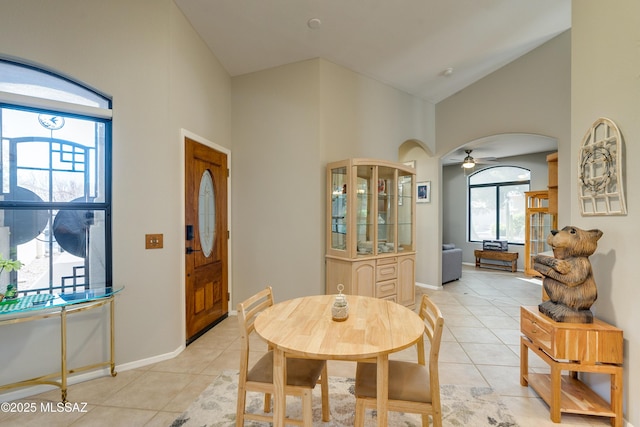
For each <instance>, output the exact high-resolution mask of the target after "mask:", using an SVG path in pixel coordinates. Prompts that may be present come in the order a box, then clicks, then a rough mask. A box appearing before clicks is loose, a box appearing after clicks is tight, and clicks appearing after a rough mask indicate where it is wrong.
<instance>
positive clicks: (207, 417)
mask: <svg viewBox="0 0 640 427" xmlns="http://www.w3.org/2000/svg"><path fill="white" fill-rule="evenodd" d="M353 389H354V380H353V378H342V377H329V404H330V408H331V420H330V421H329V422H326V423H325V422H322V421H321V419H322V414H321V411H322V404H321V402H320V387H319V386H318V387H316V389H315V390H314V394H313V400H314V402H313V419H314V424H313V425H314V426H326V427H329V426H331V427H341V426H352V425H353V422H354V410H355V403H356V399H355V396H354V394H353ZM237 394H238V373H237V372H234V371H225V372H223V373H222V374H220V375H219V376H218V377H217V378H216V379H215V380H214V381H213V383H211V385H209V387H207V389H206V390H205V391H203V392H202V394H201V395H200V396H199V397H198V399H196V401H195V402H193V403H192V404H191V406H189V408H188V409H187V410H186V411H185V412H184V413H183V414H182V415H180V416H179V417H178V418H177V419H176V420H175V421H174V422H173V424H171V427H183V426H184V427H196V426H197V427H223V426H224V427H227V426H234V425H235V419H236V402H237V400H236V399H237ZM440 396H441V401H442V419H443V425H444V426H461V427H462V426H473V427H480V426H492V427H516V426H517V425H518V424H517V423H516V421H515V418H514V417H513V415H511V413H510V412H509V410H508V409H507V407H506V406H505V405H504V404H503V403H502V402H501V401H500V398H499V396H498V395H497V394H496V393H495V392H494V391H493V389H491V388H489V387H467V386H459V385H442V386H441V389H440ZM262 406H263V395H262V394H259V393H248V394H247V409H248V411H249V412H256V413H260V412H261V411H262ZM366 414H367V415H366V420H365V426H374V425H376V414H375V411H367V413H366ZM287 415H288V416H291V417H294V418H298V417H299V416H300V401H299V399H296V398H294V397H289V398H288V399H287ZM388 421H389V426H393V427H395V426H404V427H412V426H416V427H417V426H421V425H422V422H421V420H420V416H419V415H416V414H402V413H397V412H389V415H388ZM269 425H270V424H265V423H258V422H246V423H245V426H253V427H258V426H260V427H261V426H269Z"/></svg>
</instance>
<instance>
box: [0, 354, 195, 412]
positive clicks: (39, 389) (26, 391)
mask: <svg viewBox="0 0 640 427" xmlns="http://www.w3.org/2000/svg"><path fill="white" fill-rule="evenodd" d="M184 349H185V345H184V344H183V345H181V346H180V347H178V348H177V349H175V350H174V351H172V352H170V353H165V354H160V355H158V356H153V357H149V358H147V359H140V360H136V361H134V362H129V363H123V364H122V365H116V368H115V370H116V372H124V371H129V370H131V369H136V368H141V367H143V366H147V365H151V364H153V363H158V362H162V361H165V360H169V359H173V358H174V357H176V356H177V355H178V354H180V353H181V352H182V351H183V350H184ZM110 375H111V372H110V369H109V368H101V369H96V370H95V371H89V372H84V373H81V374H75V375H71V376H69V377H67V388H68V387H70V386H72V385H73V384H78V383H82V382H85V381H90V380H95V379H98V378H102V377H106V376H110ZM56 389H59V387H56V386H53V385H46V384H42V385H35V386H27V387H22V388H19V389H18V388H17V389H16V390H13V391H9V392H7V393H3V394H0V402H10V401H12V400H18V399H24V398H27V397H30V396H35V395H36V394H40V393H45V392H47V391H51V390H56ZM61 397H62V396H61Z"/></svg>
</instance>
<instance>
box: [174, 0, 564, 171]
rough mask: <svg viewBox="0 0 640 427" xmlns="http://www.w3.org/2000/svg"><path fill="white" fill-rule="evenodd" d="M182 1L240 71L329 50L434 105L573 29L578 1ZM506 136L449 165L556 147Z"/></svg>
mask: <svg viewBox="0 0 640 427" xmlns="http://www.w3.org/2000/svg"><path fill="white" fill-rule="evenodd" d="M174 1H175V3H176V4H177V5H178V7H179V8H180V9H181V10H182V12H183V13H184V14H185V16H186V17H187V19H188V20H189V21H190V22H191V24H192V25H193V27H194V28H195V30H196V31H197V32H198V33H199V34H200V36H201V37H202V38H203V40H204V41H205V42H206V43H207V45H208V46H209V48H210V49H211V51H212V52H213V54H214V55H215V56H216V57H217V58H218V60H219V61H220V62H221V64H222V66H223V67H224V68H225V69H226V70H227V71H228V72H229V74H230V75H231V76H238V75H242V74H247V73H251V72H255V71H260V70H264V69H268V68H272V67H276V66H280V65H284V64H288V63H292V62H297V61H302V60H306V59H311V58H318V57H321V58H324V59H326V60H328V61H331V62H333V63H336V64H338V65H341V66H344V67H346V68H348V69H350V70H352V71H355V72H357V73H360V74H362V75H365V76H368V77H371V78H373V79H376V80H378V81H380V82H382V83H385V84H388V85H390V86H392V87H394V88H396V89H398V90H402V91H404V92H407V93H409V94H412V95H414V96H416V97H419V98H421V99H424V100H427V101H429V102H432V103H437V102H439V101H441V100H443V99H445V98H447V97H449V96H451V95H453V94H454V93H456V92H458V91H460V90H461V89H463V88H465V87H466V86H468V85H470V84H472V83H474V82H476V81H478V80H479V79H481V78H482V77H485V76H486V75H488V74H490V73H492V72H493V71H495V70H497V69H499V68H500V67H502V66H504V65H506V64H508V63H509V62H511V61H513V60H515V59H517V58H518V57H520V56H522V55H524V54H526V53H527V52H529V51H531V50H533V49H535V48H536V47H538V46H540V45H541V44H543V43H545V42H546V41H548V40H550V39H552V38H553V37H555V36H557V35H558V34H560V33H562V32H564V31H566V30H567V29H569V28H570V27H571V0H174ZM511 136H513V135H511ZM533 137H534V138H535V137H536V136H533ZM503 140H504V137H499V136H498V137H495V138H493V139H491V141H485V140H483V141H473V142H470V143H469V144H466V145H465V147H461V148H460V149H459V150H458V151H456V152H453V153H450V155H448V156H445V158H443V163H444V164H448V163H452V162H455V161H457V160H458V158H462V157H464V148H473V149H474V155H476V156H479V157H485V156H486V157H505V156H509V155H519V154H526V153H528V152H540V151H549V150H554V149H555V148H554V143H555V140H552V139H546V140H545V141H541V140H539V139H538V140H535V141H534V140H532V139H529V138H528V137H527V135H520V136H517V137H515V138H509V142H508V144H507V145H509V148H508V150H509V151H505V149H504V147H503V144H502V143H501V142H502V141H503ZM534 142H535V143H534Z"/></svg>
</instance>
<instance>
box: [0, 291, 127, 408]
mask: <svg viewBox="0 0 640 427" xmlns="http://www.w3.org/2000/svg"><path fill="white" fill-rule="evenodd" d="M123 289H124V287H122V288H119V289H113V288H107V289H100V290H87V291H83V292H76V293H72V294H38V295H27V296H23V297H20V298H19V299H18V300H17V301H15V302H7V301H2V302H0V326H4V325H11V324H16V323H23V322H30V321H34V320H41V319H48V318H53V317H59V318H60V340H61V342H60V371H59V372H54V373H51V374H48V375H43V376H40V377H37V378H31V379H28V380H24V381H19V382H15V383H11V384H4V385H0V392H1V391H3V390H7V389H10V388H17V387H26V386H30V385H37V384H47V385H54V386H57V387H60V391H61V397H62V402H66V401H67V378H68V376H69V374H71V373H78V372H82V371H88V370H93V369H98V368H102V367H107V366H108V367H109V368H110V371H111V376H114V377H115V376H116V374H117V373H116V371H115V350H114V305H113V303H114V298H115V296H116V295H117V294H118V293H120V292H121V291H122V290H123ZM106 304H109V339H110V342H109V360H108V361H104V362H99V363H95V364H91V365H86V366H82V367H79V368H73V369H69V367H68V366H67V316H68V315H71V314H75V313H80V312H83V311H87V310H91V309H94V308H98V307H102V306H104V305H106Z"/></svg>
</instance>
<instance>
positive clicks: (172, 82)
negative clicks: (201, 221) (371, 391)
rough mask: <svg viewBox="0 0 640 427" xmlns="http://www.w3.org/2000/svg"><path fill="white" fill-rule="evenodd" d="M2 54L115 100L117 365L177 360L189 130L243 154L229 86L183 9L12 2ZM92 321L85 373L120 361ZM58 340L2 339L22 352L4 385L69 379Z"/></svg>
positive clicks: (45, 326) (2, 17)
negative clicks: (54, 375) (108, 360)
mask: <svg viewBox="0 0 640 427" xmlns="http://www.w3.org/2000/svg"><path fill="white" fill-rule="evenodd" d="M0 54H1V55H10V56H13V57H17V58H22V59H25V60H28V61H32V62H34V63H37V64H42V65H44V66H46V67H50V68H52V69H54V70H56V71H58V72H61V73H64V74H67V75H69V76H72V77H73V78H76V79H78V80H80V81H83V82H85V83H87V84H89V85H91V86H93V87H95V88H97V89H99V90H101V91H103V92H105V93H107V94H109V95H112V96H113V105H114V114H113V195H114V196H113V242H114V244H113V265H114V271H113V273H114V281H115V285H116V286H121V285H124V286H125V287H126V288H125V290H124V292H123V293H122V295H121V296H119V297H118V298H117V303H116V328H117V335H116V361H117V363H118V365H123V364H124V365H125V367H126V366H127V364H133V365H135V364H144V363H148V362H149V361H152V360H155V358H161V357H163V355H171V354H172V353H173V352H175V351H176V350H177V349H179V348H180V346H181V345H183V344H184V333H183V330H184V329H183V326H182V325H183V322H184V320H183V318H184V314H183V313H184V312H183V309H182V307H181V306H180V302H181V300H182V294H183V288H182V286H183V285H182V284H183V273H182V264H183V258H184V255H183V254H184V240H183V236H184V232H183V226H182V225H183V223H184V221H183V213H182V205H183V195H182V193H183V177H182V172H181V170H182V169H181V168H182V164H181V158H182V157H181V156H182V143H181V141H180V129H181V128H186V129H188V130H190V131H192V132H195V133H197V134H199V135H201V136H203V137H205V138H206V139H208V140H210V141H213V142H215V143H217V144H219V145H221V146H224V147H231V123H230V88H231V82H230V78H229V76H228V75H227V73H226V72H225V71H224V69H223V68H222V67H221V66H220V64H219V63H218V61H217V60H216V59H215V58H214V57H213V55H211V52H210V51H209V50H208V49H207V47H206V46H205V44H204V43H203V42H202V40H201V39H200V38H199V37H198V36H197V35H196V33H195V32H194V31H193V29H192V28H191V26H190V25H189V23H188V22H187V21H186V20H185V19H184V17H183V15H182V14H181V12H180V11H179V10H178V9H177V7H176V6H175V4H174V3H173V1H171V0H137V1H135V2H131V1H129V0H110V1H106V2H105V1H79V0H57V1H55V2H53V1H51V2H42V1H39V0H2V1H0ZM145 233H163V234H164V249H161V250H153V251H150V250H145V249H144V235H145ZM85 317H87V319H85V320H83V322H82V323H81V325H82V327H80V328H79V329H78V328H77V329H74V334H75V333H79V334H81V333H83V332H87V334H88V337H87V338H83V339H82V341H84V342H82V344H79V343H78V342H76V343H75V344H73V345H72V348H71V349H70V350H69V355H70V357H71V359H72V360H71V362H72V363H74V364H75V365H77V363H76V362H83V361H84V360H83V358H87V359H90V358H91V357H93V356H95V355H96V354H98V355H99V356H100V355H102V356H103V355H106V354H108V353H106V349H105V346H104V345H103V344H102V343H103V341H104V340H103V334H102V333H96V330H97V331H100V330H101V329H100V328H99V327H98V326H95V325H94V323H95V322H94V321H95V316H85ZM94 327H95V328H97V329H94ZM55 329H56V328H55V324H51V323H47V321H44V322H40V324H38V325H36V324H23V325H16V327H13V326H12V327H4V328H0V341H1V342H4V343H8V342H11V343H13V344H15V345H12V346H7V345H2V346H1V347H0V363H1V364H2V365H7V364H9V363H10V366H11V369H10V370H8V369H4V370H0V383H6V382H9V381H11V380H14V379H24V378H25V377H26V378H29V377H32V376H34V375H39V374H42V373H46V372H47V371H54V370H55V369H57V368H59V350H57V349H58V348H59V343H58V339H57V338H56V336H57V335H56V332H55ZM27 337H28V339H26V338H27ZM78 346H81V347H78ZM78 348H79V350H78ZM47 349H51V352H48V350H47ZM80 350H81V351H80ZM16 361H19V362H18V363H16ZM95 361H96V360H95V358H94V359H93V360H88V363H94V362H95Z"/></svg>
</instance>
